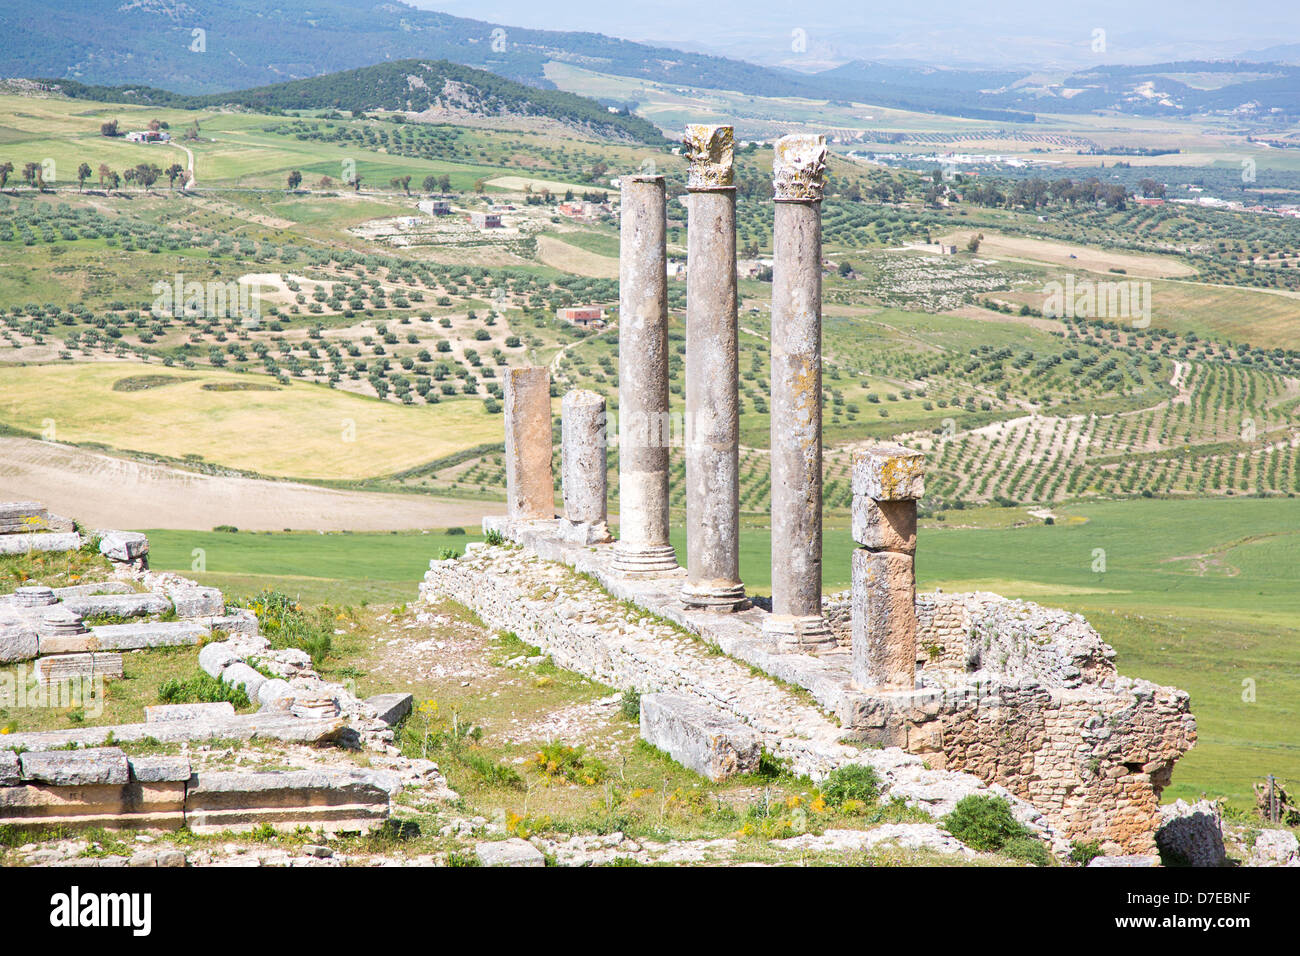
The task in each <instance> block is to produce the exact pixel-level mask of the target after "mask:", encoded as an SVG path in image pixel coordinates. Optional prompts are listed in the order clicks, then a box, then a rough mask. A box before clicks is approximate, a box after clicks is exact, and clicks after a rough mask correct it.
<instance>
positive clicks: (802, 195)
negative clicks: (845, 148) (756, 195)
mask: <svg viewBox="0 0 1300 956" xmlns="http://www.w3.org/2000/svg"><path fill="white" fill-rule="evenodd" d="M772 185H773V187H775V189H776V196H775V197H774V198H775V199H776V201H777V202H821V198H822V190H823V189H824V188H825V186H826V137H825V136H823V135H821V134H820V133H817V134H813V133H794V134H791V135H790V136H782V137H781V138H780V139H778V140H777V141H776V155H775V156H774V157H773V159H772Z"/></svg>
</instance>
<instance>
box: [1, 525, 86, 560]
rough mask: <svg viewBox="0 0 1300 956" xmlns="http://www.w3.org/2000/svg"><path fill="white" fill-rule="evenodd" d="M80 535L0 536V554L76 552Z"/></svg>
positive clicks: (79, 545) (69, 533)
mask: <svg viewBox="0 0 1300 956" xmlns="http://www.w3.org/2000/svg"><path fill="white" fill-rule="evenodd" d="M80 547H81V535H79V534H77V533H76V532H75V531H57V532H56V531H52V532H49V533H46V534H39V533H38V534H0V554H27V553H28V552H30V551H39V552H48V551H76V550H77V549H79V548H80Z"/></svg>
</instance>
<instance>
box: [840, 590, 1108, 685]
mask: <svg viewBox="0 0 1300 956" xmlns="http://www.w3.org/2000/svg"><path fill="white" fill-rule="evenodd" d="M822 608H823V614H824V615H825V616H826V619H827V620H828V621H829V622H830V624H831V629H832V631H833V632H834V633H835V637H836V642H837V643H838V644H839V645H840V646H841V647H852V645H853V633H852V628H851V626H850V621H849V615H850V610H851V605H850V598H849V592H848V591H840V592H837V593H836V594H832V595H829V596H828V597H827V598H826V599H825V600H824V601H823V604H822ZM916 624H917V632H916V661H917V666H918V668H919V670H920V678H921V683H922V684H923V685H942V686H952V685H954V684H957V683H961V684H965V683H969V682H970V681H972V680H974V679H978V678H979V677H981V676H986V677H993V676H997V677H1003V678H1005V677H1028V678H1033V679H1035V680H1040V681H1042V682H1043V683H1045V684H1047V685H1048V686H1051V687H1079V686H1082V685H1083V684H1095V683H1098V682H1100V681H1104V680H1106V679H1108V678H1112V677H1114V676H1115V651H1114V650H1113V649H1112V648H1111V647H1110V645H1108V644H1107V643H1106V642H1105V641H1103V640H1102V639H1101V635H1100V634H1098V633H1097V632H1096V630H1094V629H1093V627H1092V626H1091V625H1090V624H1089V623H1088V622H1087V620H1086V619H1085V618H1084V617H1083V616H1082V615H1080V614H1072V613H1070V612H1069V611H1063V610H1060V609H1059V608H1048V607H1042V606H1041V605H1038V604H1034V603H1033V602H1032V601H1013V600H1009V599H1007V598H1004V597H1002V596H1001V595H998V594H991V593H989V592H986V591H976V592H973V593H966V594H945V593H943V592H941V591H935V592H933V593H930V594H918V595H917V596H916Z"/></svg>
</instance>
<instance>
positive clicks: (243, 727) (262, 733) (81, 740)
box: [0, 711, 347, 750]
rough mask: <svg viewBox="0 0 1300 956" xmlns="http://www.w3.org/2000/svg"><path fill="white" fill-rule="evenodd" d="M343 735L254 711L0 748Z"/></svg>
mask: <svg viewBox="0 0 1300 956" xmlns="http://www.w3.org/2000/svg"><path fill="white" fill-rule="evenodd" d="M346 731H347V724H346V723H345V722H344V721H343V720H342V719H340V718H337V717H336V718H333V719H331V720H303V719H302V718H299V717H294V716H293V715H292V714H286V713H276V712H270V711H258V712H257V713H254V714H236V715H235V716H234V717H224V718H202V719H199V720H169V721H161V722H154V723H146V722H144V721H141V722H140V723H138V724H113V725H108V726H102V727H78V728H76V729H73V730H35V731H29V732H26V733H21V732H20V733H15V734H8V735H6V736H5V737H3V738H0V739H2V740H3V743H4V746H6V747H10V748H22V747H25V748H28V749H31V750H49V749H52V748H55V747H66V746H68V745H69V744H77V745H78V746H83V747H93V746H99V745H102V744H104V743H106V742H107V741H109V740H110V739H111V740H117V741H122V742H124V743H131V742H134V741H139V740H146V739H151V740H157V741H160V742H161V743H183V742H185V741H205V740H250V739H252V738H254V737H260V738H263V739H266V740H281V741H284V742H286V743H295V744H309V745H313V746H314V745H319V744H326V743H332V742H334V741H337V740H338V739H339V738H340V737H341V736H343V735H344V734H345V732H346Z"/></svg>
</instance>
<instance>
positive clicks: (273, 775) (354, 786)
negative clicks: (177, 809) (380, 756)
mask: <svg viewBox="0 0 1300 956" xmlns="http://www.w3.org/2000/svg"><path fill="white" fill-rule="evenodd" d="M399 787H400V784H399V781H398V780H397V778H396V777H395V776H394V775H392V774H387V773H382V772H376V771H366V770H351V771H348V770H282V771H265V772H260V773H238V772H230V771H215V772H205V771H200V772H199V773H197V774H195V776H194V777H193V778H192V781H191V785H190V787H189V789H188V792H187V794H186V798H185V812H186V821H187V823H188V824H189V826H190V829H192V830H193V831H194V832H195V833H213V832H220V831H222V830H235V831H240V830H248V829H252V828H253V827H255V826H258V825H260V824H263V823H269V824H271V825H272V826H274V827H277V828H283V829H290V830H292V829H296V828H297V827H299V826H310V827H312V828H313V829H314V828H316V827H321V828H323V829H325V830H327V831H340V830H365V829H368V828H369V827H371V826H374V825H376V824H379V823H381V822H383V820H385V819H386V818H387V817H388V810H389V802H390V799H391V795H392V794H393V793H395V792H396V791H397V790H398V789H399Z"/></svg>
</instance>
